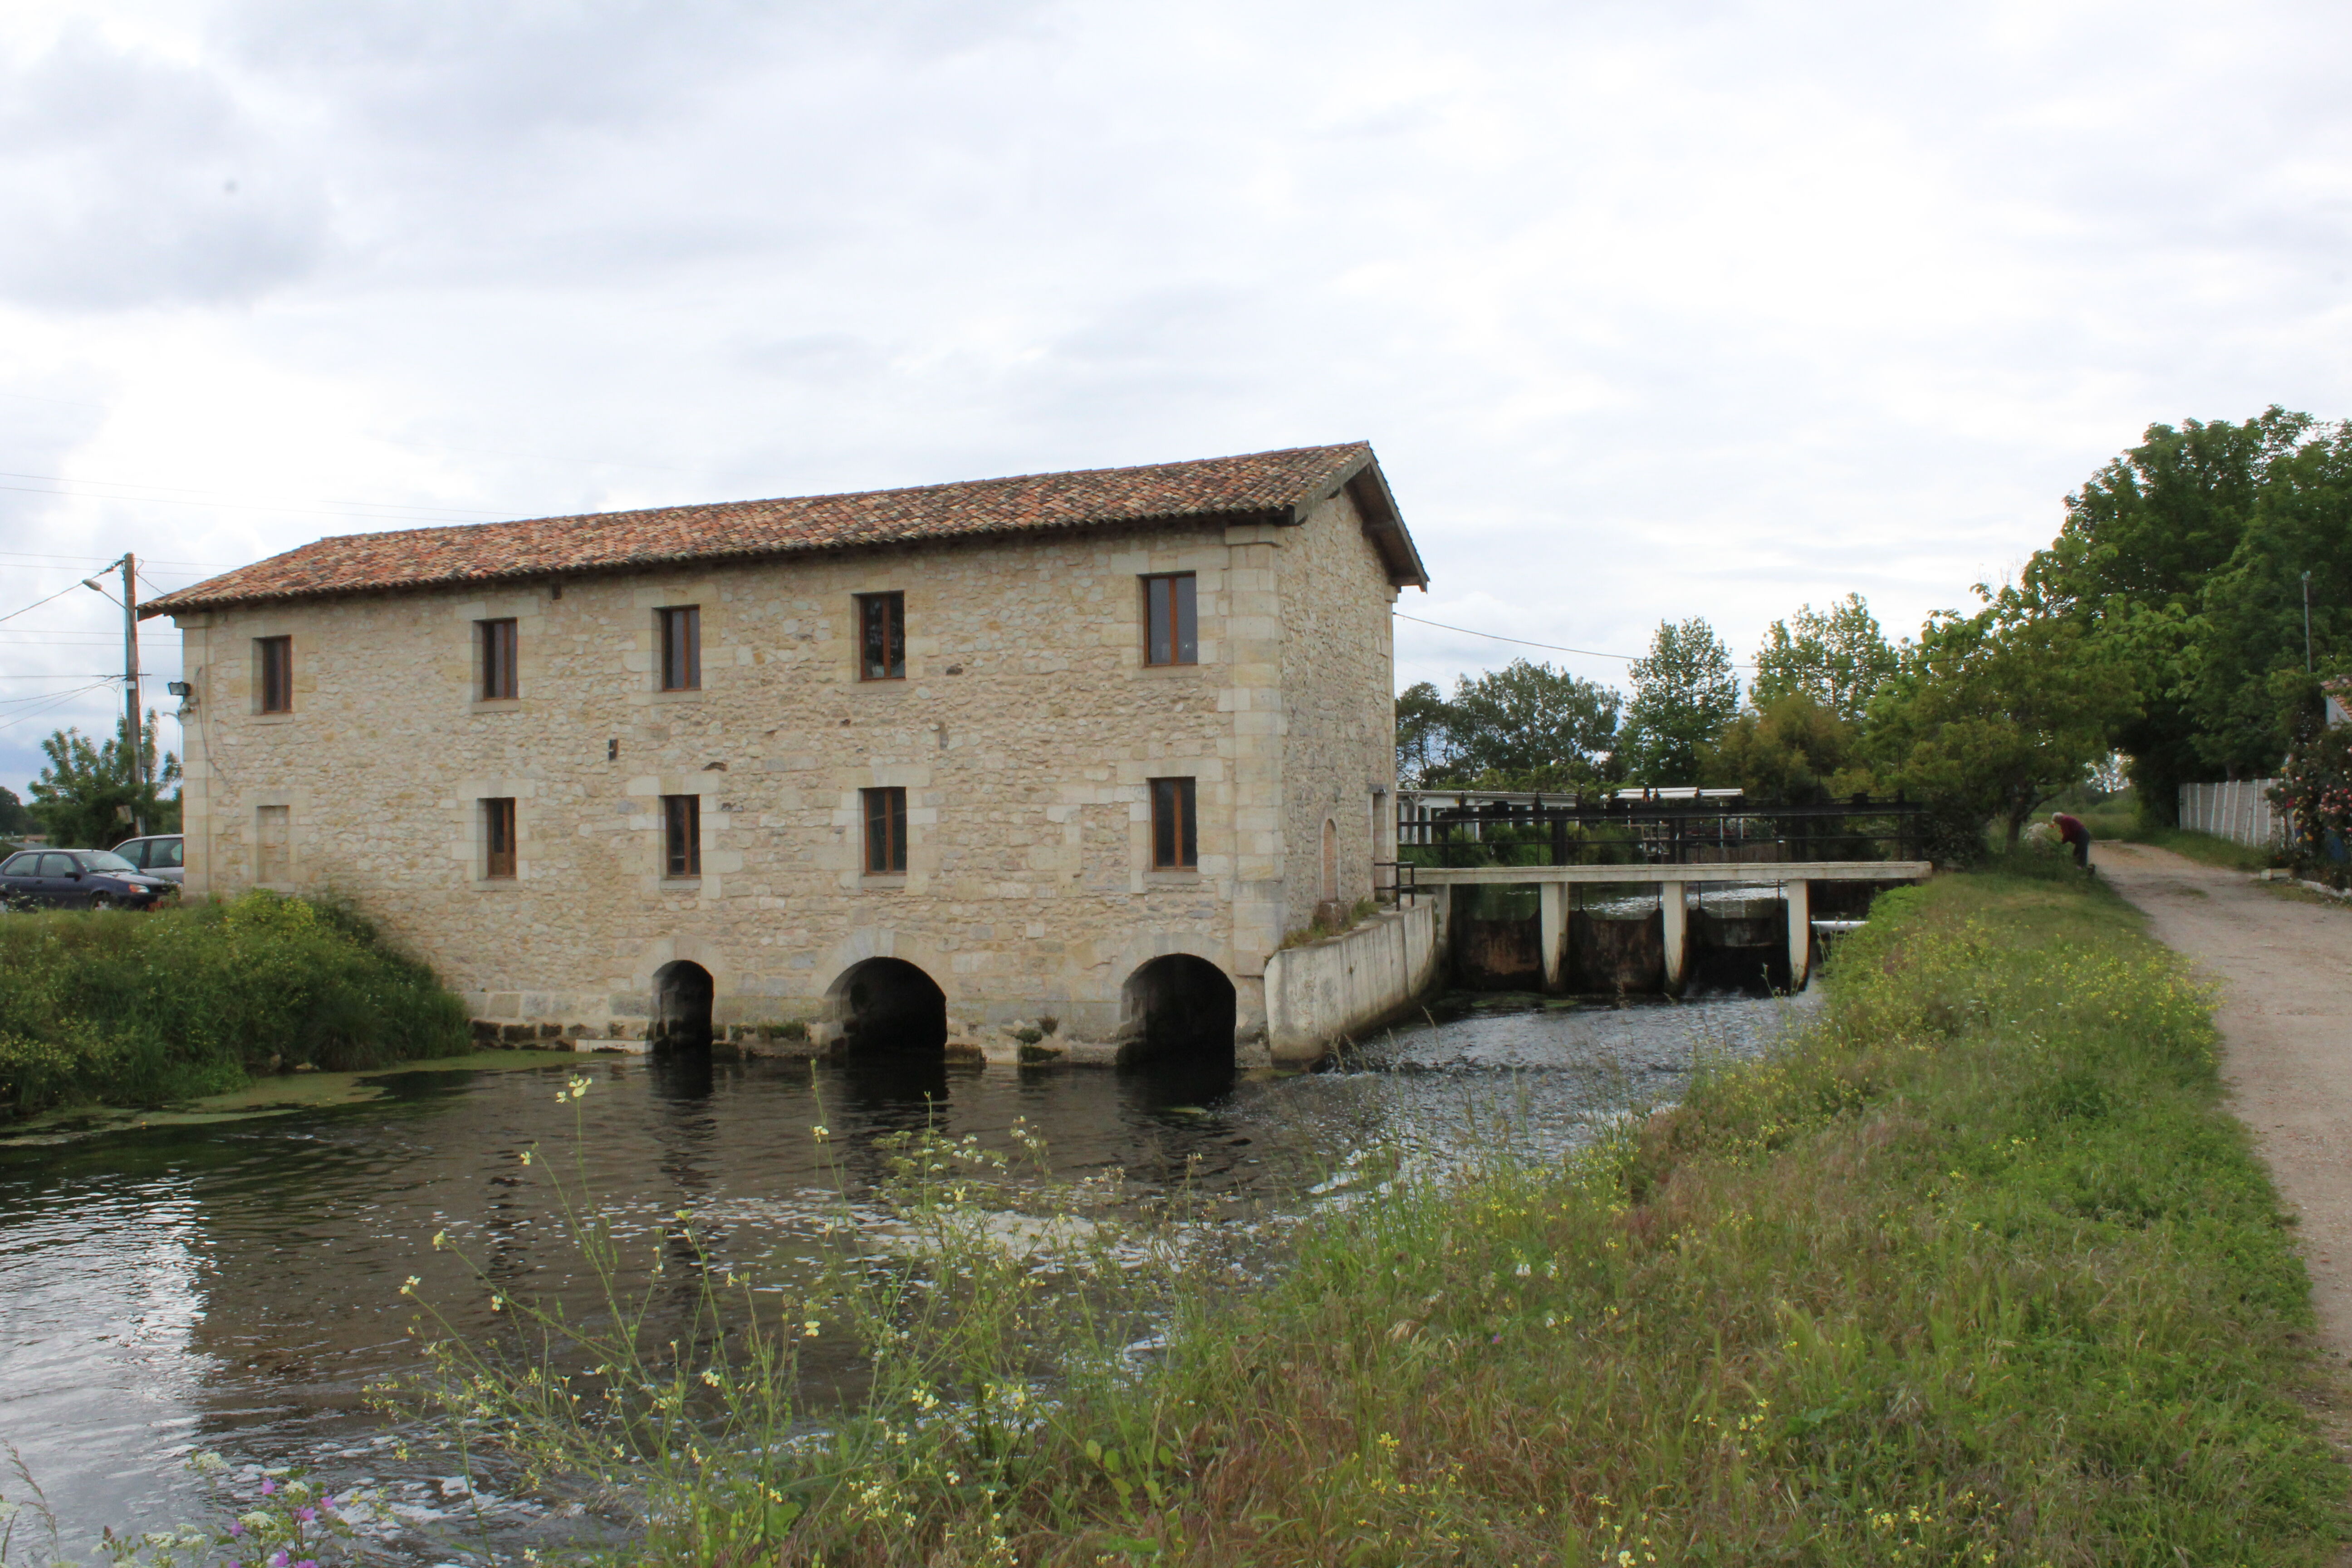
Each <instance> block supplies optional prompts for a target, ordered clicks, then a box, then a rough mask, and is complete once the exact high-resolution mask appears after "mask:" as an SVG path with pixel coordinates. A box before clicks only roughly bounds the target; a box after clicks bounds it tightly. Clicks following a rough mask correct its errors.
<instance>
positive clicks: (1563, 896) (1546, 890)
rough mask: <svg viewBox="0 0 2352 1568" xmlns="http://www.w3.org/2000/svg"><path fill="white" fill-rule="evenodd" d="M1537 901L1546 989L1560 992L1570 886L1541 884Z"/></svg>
mask: <svg viewBox="0 0 2352 1568" xmlns="http://www.w3.org/2000/svg"><path fill="white" fill-rule="evenodd" d="M1536 898H1537V903H1536V930H1537V933H1538V934H1537V941H1538V942H1539V943H1540V944H1541V945H1542V948H1543V976H1544V977H1543V987H1544V989H1545V990H1547V991H1557V990H1559V987H1560V970H1561V967H1562V965H1561V963H1560V959H1561V957H1562V955H1563V954H1564V953H1565V952H1567V950H1568V884H1567V883H1566V882H1538V883H1537V884H1536Z"/></svg>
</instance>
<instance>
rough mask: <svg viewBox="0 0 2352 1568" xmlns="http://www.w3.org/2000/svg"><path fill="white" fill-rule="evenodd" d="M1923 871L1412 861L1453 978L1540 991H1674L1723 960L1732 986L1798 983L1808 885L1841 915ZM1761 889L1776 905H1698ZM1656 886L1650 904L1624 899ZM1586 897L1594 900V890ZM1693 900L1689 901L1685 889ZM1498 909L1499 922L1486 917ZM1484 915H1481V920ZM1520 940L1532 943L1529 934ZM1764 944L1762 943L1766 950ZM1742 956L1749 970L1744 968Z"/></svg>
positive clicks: (1799, 864) (1809, 917)
mask: <svg viewBox="0 0 2352 1568" xmlns="http://www.w3.org/2000/svg"><path fill="white" fill-rule="evenodd" d="M1932 869H1933V868H1932V867H1931V866H1930V865H1929V864H1928V863H1927V862H1926V861H1913V860H1864V861H1853V860H1817V861H1781V862H1778V863H1774V862H1752V861H1751V862H1738V863H1727V864H1690V863H1684V864H1668V865H1643V864H1634V865H1617V866H1478V867H1463V868H1430V867H1423V868H1416V870H1415V875H1414V881H1415V884H1416V886H1417V889H1419V890H1421V891H1424V892H1435V893H1436V894H1437V898H1436V899H1435V900H1433V902H1438V903H1443V904H1445V905H1447V906H1448V907H1449V915H1450V917H1451V918H1449V920H1448V921H1446V924H1447V925H1448V926H1449V927H1450V928H1451V929H1452V931H1454V958H1455V960H1456V963H1457V965H1458V966H1459V969H1460V971H1461V973H1460V974H1459V976H1458V977H1459V978H1460V979H1461V980H1463V981H1464V982H1465V983H1468V984H1484V985H1486V986H1488V987H1504V988H1511V989H1530V990H1532V989H1538V988H1540V989H1542V990H1545V991H1598V992H1604V993H1605V992H1611V991H1624V992H1657V991H1664V992H1666V993H1669V994H1679V993H1680V992H1681V991H1682V990H1683V989H1684V988H1685V986H1686V985H1688V984H1691V983H1692V981H1693V980H1694V978H1695V977H1696V971H1697V969H1698V968H1699V967H1701V966H1702V965H1706V964H1708V963H1710V961H1713V966H1714V967H1717V968H1718V969H1720V968H1724V967H1726V966H1728V967H1729V968H1730V969H1731V970H1732V971H1734V972H1735V973H1738V977H1739V979H1741V980H1742V981H1746V980H1749V979H1752V978H1754V977H1755V975H1756V973H1759V972H1760V973H1761V974H1762V975H1763V976H1764V977H1765V978H1766V980H1767V981H1768V983H1769V984H1773V985H1774V986H1775V988H1785V989H1787V990H1790V991H1795V990H1801V989H1802V988H1803V986H1804V984H1805V982H1806V980H1807V979H1808V978H1809V977H1810V976H1811V972H1812V967H1813V953H1814V947H1815V942H1814V920H1813V915H1814V905H1815V903H1816V899H1815V889H1817V888H1819V889H1821V891H1822V897H1823V900H1825V901H1830V902H1832V903H1833V904H1834V905H1835V906H1837V907H1838V909H1839V910H1840V911H1841V912H1843V909H1844V906H1846V905H1848V904H1850V903H1851V902H1853V900H1852V898H1851V897H1850V896H1842V895H1850V894H1853V893H1866V892H1867V891H1868V889H1869V887H1870V885H1872V884H1881V885H1883V884H1885V883H1889V882H1908V881H1917V880H1919V879H1923V878H1925V877H1927V875H1928V873H1929V872H1930V871H1931V870H1932ZM1740 887H1747V888H1772V889H1776V890H1777V894H1778V898H1777V902H1778V905H1779V907H1778V908H1777V909H1774V910H1770V912H1769V914H1764V915H1761V916H1759V914H1758V913H1756V912H1755V911H1753V910H1746V909H1735V910H1724V911H1720V912H1711V911H1709V910H1706V908H1705V907H1704V895H1705V893H1706V890H1707V889H1710V888H1717V889H1725V890H1728V889H1733V888H1740ZM1464 889H1478V890H1480V891H1481V892H1484V890H1485V889H1498V890H1499V889H1513V890H1515V891H1517V892H1518V893H1519V894H1520V895H1521V896H1522V897H1524V895H1525V893H1526V892H1527V891H1528V890H1532V891H1533V893H1534V895H1535V903H1536V909H1535V911H1534V913H1535V918H1534V920H1533V921H1528V919H1527V918H1526V917H1525V916H1524V915H1519V914H1517V911H1514V910H1502V911H1492V912H1491V914H1490V912H1489V911H1485V910H1480V911H1478V912H1472V911H1470V910H1455V909H1454V905H1455V901H1456V900H1461V902H1462V903H1464V904H1469V903H1471V902H1473V901H1474V900H1472V899H1471V898H1468V897H1465V894H1464V891H1463V890H1464ZM1652 889H1654V890H1655V906H1654V908H1652V909H1649V910H1637V909H1633V908H1630V907H1629V906H1633V905H1636V904H1638V903H1640V902H1642V901H1643V900H1646V899H1647V898H1648V897H1649V896H1650V893H1651V890H1652ZM1596 895H1597V897H1596ZM1695 895H1696V896H1699V897H1700V899H1701V905H1700V907H1699V908H1697V909H1694V908H1693V899H1694V896H1695ZM1492 914H1499V915H1500V916H1501V918H1491V916H1492ZM1482 917H1485V918H1482ZM1530 939H1531V940H1530ZM1768 944H1769V945H1768ZM1723 955H1731V958H1730V961H1729V963H1728V965H1726V964H1725V963H1724V962H1723ZM1748 963H1753V964H1754V965H1755V968H1754V969H1753V970H1751V969H1748V967H1747V965H1748Z"/></svg>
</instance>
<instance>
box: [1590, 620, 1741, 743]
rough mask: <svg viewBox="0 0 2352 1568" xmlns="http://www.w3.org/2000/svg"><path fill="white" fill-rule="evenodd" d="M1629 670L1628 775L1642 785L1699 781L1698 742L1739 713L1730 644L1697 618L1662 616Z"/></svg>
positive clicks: (1714, 734)
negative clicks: (1645, 652)
mask: <svg viewBox="0 0 2352 1568" xmlns="http://www.w3.org/2000/svg"><path fill="white" fill-rule="evenodd" d="M1626 676H1627V678H1628V679H1629V680H1630V681H1631V682H1632V685H1633V697H1632V700H1629V701H1628V702H1627V703H1626V705H1625V731H1624V733H1623V734H1622V736H1621V737H1620V738H1619V742H1618V749H1619V751H1620V752H1622V754H1623V756H1624V758H1625V767H1626V773H1627V776H1628V777H1629V778H1631V779H1632V780H1633V782H1634V783H1636V784H1696V783H1697V782H1698V776H1699V756H1698V754H1699V748H1700V747H1702V746H1705V745H1706V744H1707V743H1708V742H1711V741H1713V740H1714V739H1715V738H1716V737H1717V735H1719V734H1721V733H1722V732H1723V727H1724V726H1725V725H1727V724H1728V723H1730V722H1731V721H1732V719H1733V718H1734V717H1735V716H1736V715H1737V714H1738V711H1739V679H1738V677H1737V676H1736V675H1734V674H1733V673H1732V662H1731V650H1730V649H1729V648H1728V647H1725V646H1724V643H1723V639H1722V638H1721V637H1717V636H1716V635H1715V628H1714V627H1713V626H1709V625H1707V623H1706V620H1705V619H1704V618H1702V617H1700V616H1692V617H1691V618H1690V619H1688V620H1685V621H1682V622H1680V623H1676V622H1673V621H1661V622H1659V623H1658V629H1657V631H1656V633H1655V634H1654V635H1653V636H1652V637H1651V638H1650V651H1649V653H1648V655H1647V656H1645V657H1644V658H1637V659H1635V660H1634V661H1633V664H1632V665H1631V666H1630V667H1629V668H1627V670H1626Z"/></svg>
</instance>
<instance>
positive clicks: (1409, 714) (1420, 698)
mask: <svg viewBox="0 0 2352 1568" xmlns="http://www.w3.org/2000/svg"><path fill="white" fill-rule="evenodd" d="M1619 702H1620V698H1619V696H1618V694H1617V693H1616V692H1614V691H1612V690H1611V689H1609V688H1607V687H1605V686H1601V685H1600V684H1599V683H1597V682H1594V681H1590V680H1585V679H1580V677H1577V676H1574V675H1570V674H1569V673H1568V672H1567V671H1566V670H1558V669H1554V668H1552V667H1551V666H1550V665H1549V664H1534V663H1530V662H1529V661H1528V660H1527V659H1524V658H1519V659H1513V660H1512V661H1511V662H1510V663H1509V664H1508V665H1507V666H1506V667H1504V668H1501V669H1493V670H1488V671H1487V672H1486V673H1485V674H1484V675H1480V676H1478V677H1476V678H1475V679H1474V678H1472V677H1469V676H1464V677H1462V678H1461V679H1459V680H1457V681H1456V682H1455V683H1454V695H1453V697H1452V698H1451V699H1450V700H1449V699H1445V698H1441V697H1440V696H1439V695H1438V691H1437V688H1436V687H1435V686H1434V685H1433V684H1431V683H1430V682H1428V681H1423V682H1421V683H1420V684H1418V685H1416V686H1412V687H1409V688H1407V689H1405V691H1404V692H1403V693H1402V695H1401V696H1399V697H1398V699H1397V777H1398V779H1399V780H1400V781H1403V782H1406V783H1407V784H1408V785H1409V786H1410V785H1411V784H1421V785H1424V786H1438V785H1444V784H1456V785H1468V784H1479V783H1484V784H1487V785H1488V786H1490V787H1494V788H1502V789H1536V790H1564V789H1573V788H1576V787H1577V786H1579V785H1580V784H1586V783H1590V782H1591V781H1593V780H1596V779H1598V778H1600V777H1601V776H1602V775H1603V774H1604V773H1606V771H1607V770H1608V768H1609V766H1610V763H1611V758H1612V747H1613V746H1614V744H1615V742H1616V736H1617V710H1618V705H1619Z"/></svg>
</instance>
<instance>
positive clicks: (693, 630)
mask: <svg viewBox="0 0 2352 1568" xmlns="http://www.w3.org/2000/svg"><path fill="white" fill-rule="evenodd" d="M654 629H655V630H656V632H658V633H659V634H660V637H661V689H663V690H664V691H699V690H701V689H702V606H701V605H677V606H675V607H673V608H670V609H667V610H656V611H655V612H654Z"/></svg>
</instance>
